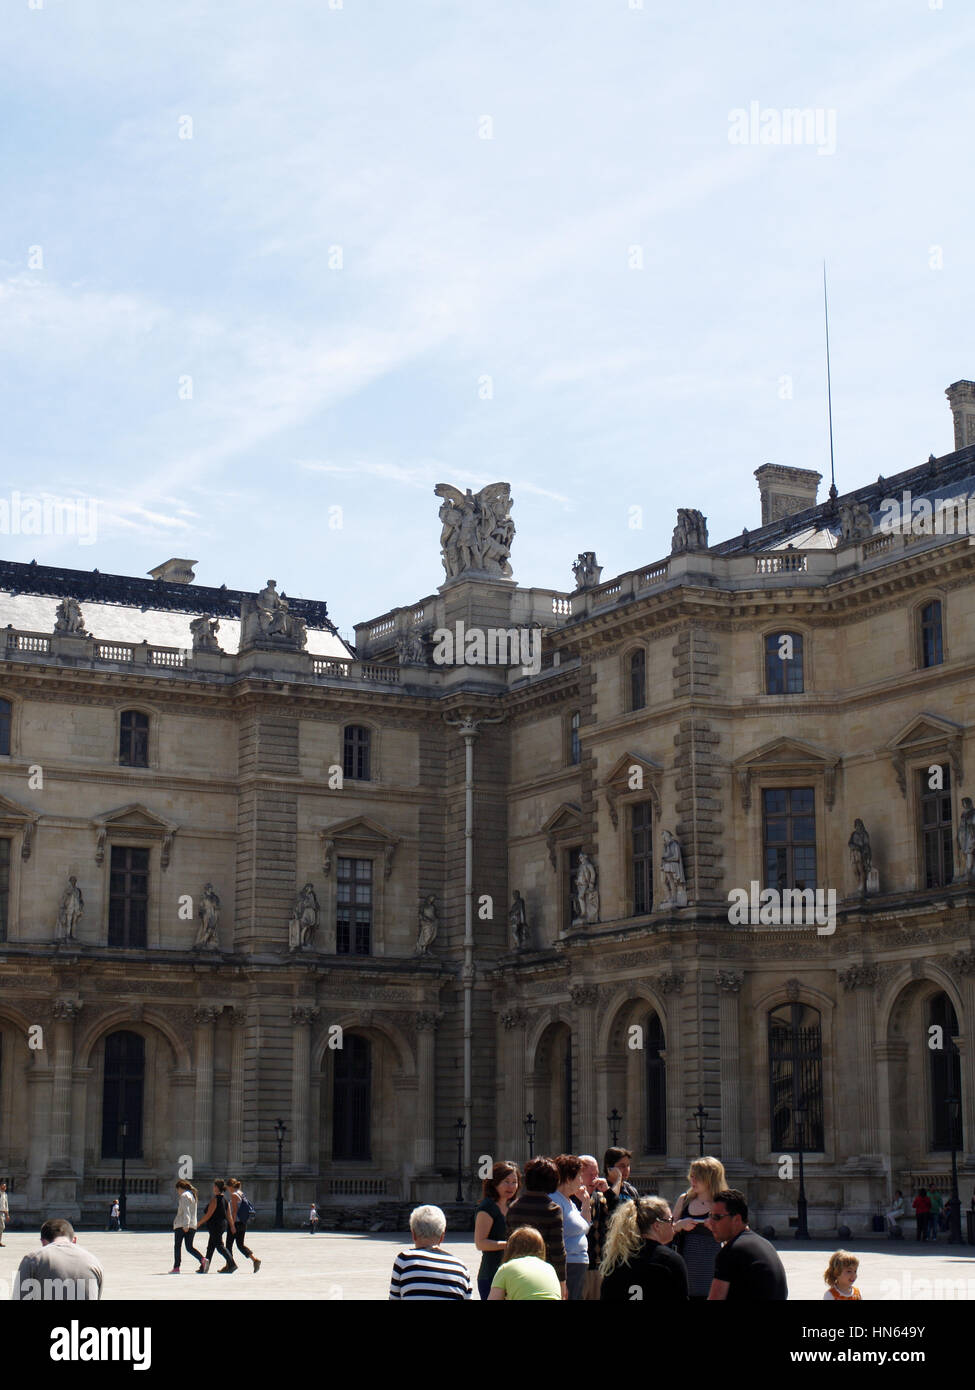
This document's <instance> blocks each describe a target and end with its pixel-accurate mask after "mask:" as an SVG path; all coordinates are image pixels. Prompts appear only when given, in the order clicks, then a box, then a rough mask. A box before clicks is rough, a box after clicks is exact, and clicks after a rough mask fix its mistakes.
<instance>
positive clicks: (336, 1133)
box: [332, 1033, 372, 1161]
mask: <svg viewBox="0 0 975 1390" xmlns="http://www.w3.org/2000/svg"><path fill="white" fill-rule="evenodd" d="M371 1105H372V1047H371V1045H370V1042H369V1039H368V1038H363V1037H360V1035H359V1034H358V1033H346V1034H345V1038H344V1041H343V1044H342V1046H341V1047H340V1048H337V1049H336V1051H335V1074H334V1081H333V1086H332V1158H333V1159H340V1160H341V1159H345V1160H349V1159H352V1160H355V1161H362V1160H368V1159H370V1158H371V1157H372V1135H371Z"/></svg>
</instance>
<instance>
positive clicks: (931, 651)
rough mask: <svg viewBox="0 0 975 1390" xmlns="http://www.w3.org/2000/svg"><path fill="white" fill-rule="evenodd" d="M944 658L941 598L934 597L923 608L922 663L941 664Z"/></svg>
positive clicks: (926, 664)
mask: <svg viewBox="0 0 975 1390" xmlns="http://www.w3.org/2000/svg"><path fill="white" fill-rule="evenodd" d="M944 659H945V657H944V644H943V640H942V632H941V600H940V599H934V600H933V601H932V602H931V603H927V604H925V605H924V607H923V608H922V609H921V665H922V666H940V665H941V663H942V662H943V661H944Z"/></svg>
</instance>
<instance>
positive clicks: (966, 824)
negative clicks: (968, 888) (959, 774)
mask: <svg viewBox="0 0 975 1390" xmlns="http://www.w3.org/2000/svg"><path fill="white" fill-rule="evenodd" d="M958 848H959V850H960V851H961V857H962V867H961V868H960V869H959V871H958V873H957V874H956V876H955V877H956V880H957V881H958V882H960V883H965V882H968V883H975V806H973V805H972V798H971V797H970V796H963V797H962V799H961V815H960V816H959V818H958Z"/></svg>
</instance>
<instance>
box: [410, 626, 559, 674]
mask: <svg viewBox="0 0 975 1390" xmlns="http://www.w3.org/2000/svg"><path fill="white" fill-rule="evenodd" d="M433 642H434V648H433V662H434V665H435V666H519V665H520V666H521V669H522V672H523V674H524V675H526V676H527V675H532V676H537V675H538V673H539V671H540V670H541V669H542V634H541V632H540V630H539V629H538V628H534V627H488V628H483V627H465V626H464V624H463V623H462V622H458V623H454V630H453V632H451V630H450V628H449V627H438V628H435V629H434V632H433Z"/></svg>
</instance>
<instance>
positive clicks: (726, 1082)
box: [714, 970, 741, 1164]
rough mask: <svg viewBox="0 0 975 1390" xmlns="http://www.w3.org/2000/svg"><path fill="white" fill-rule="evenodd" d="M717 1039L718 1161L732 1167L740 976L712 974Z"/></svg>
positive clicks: (736, 1145) (737, 1153)
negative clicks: (719, 1066)
mask: <svg viewBox="0 0 975 1390" xmlns="http://www.w3.org/2000/svg"><path fill="white" fill-rule="evenodd" d="M714 983H715V986H716V988H717V991H718V1038H719V1044H718V1046H719V1053H720V1059H721V1158H722V1161H723V1162H724V1163H726V1164H727V1163H736V1162H737V1161H738V1160H739V1159H740V1158H741V1081H740V1075H741V1061H740V1058H741V1038H740V1033H741V1030H740V1027H739V1003H738V996H739V992H740V990H741V975H740V974H739V973H737V972H735V971H732V970H716V971H715V972H714Z"/></svg>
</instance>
